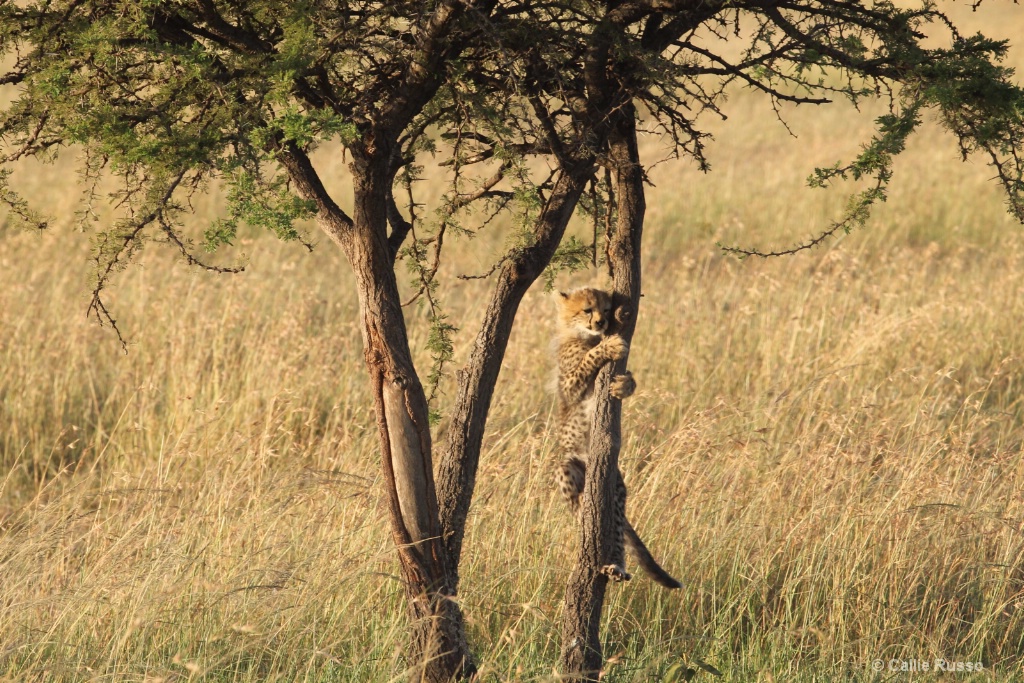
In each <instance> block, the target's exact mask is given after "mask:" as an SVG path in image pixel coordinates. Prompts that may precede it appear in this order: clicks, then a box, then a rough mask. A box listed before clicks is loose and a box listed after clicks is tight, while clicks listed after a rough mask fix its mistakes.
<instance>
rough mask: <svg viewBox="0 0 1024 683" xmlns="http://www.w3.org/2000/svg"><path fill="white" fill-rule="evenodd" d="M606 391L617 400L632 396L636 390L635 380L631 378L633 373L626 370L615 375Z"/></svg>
mask: <svg viewBox="0 0 1024 683" xmlns="http://www.w3.org/2000/svg"><path fill="white" fill-rule="evenodd" d="M608 391H610V392H611V395H612V396H614V397H615V398H617V399H619V400H622V399H624V398H629V397H630V396H632V395H633V392H634V391H636V380H635V379H633V373H632V372H630V371H629V370H626V372H625V373H624V374H621V375H615V377H613V378H612V384H611V386H610V387H609V388H608Z"/></svg>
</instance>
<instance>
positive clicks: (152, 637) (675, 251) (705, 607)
mask: <svg viewBox="0 0 1024 683" xmlns="http://www.w3.org/2000/svg"><path fill="white" fill-rule="evenodd" d="M995 9H996V10H997V11H999V12H1002V13H1003V14H1002V22H1001V24H1000V26H999V27H998V28H999V29H1000V30H1003V31H1004V32H1005V33H1007V34H1009V35H1012V34H1013V31H1014V30H1016V31H1017V33H1016V35H1024V21H1022V17H1021V14H1024V10H1019V9H1017V8H1015V7H1009V6H1008V7H1006V8H1002V7H999V8H995ZM1014 22H1016V23H1014ZM1014 27H1016V29H1014ZM730 114H731V116H732V118H731V119H730V121H729V122H727V124H722V125H716V126H715V128H716V132H717V133H718V136H719V138H718V140H717V142H716V143H715V145H714V147H713V149H712V154H713V161H714V163H715V171H714V172H713V173H712V174H711V175H709V176H707V177H698V176H697V174H696V172H695V171H693V170H692V169H691V168H689V167H688V166H686V165H685V164H677V165H663V166H659V167H658V169H657V171H656V172H655V174H654V176H653V179H654V181H655V183H656V185H657V187H656V188H654V189H652V190H651V192H650V196H649V205H650V211H649V221H648V231H649V232H648V236H647V245H648V246H647V257H646V262H645V269H646V270H645V273H646V278H647V279H646V285H645V288H646V291H645V293H646V298H645V303H644V305H643V309H642V311H641V327H640V329H639V331H638V333H637V337H636V343H635V346H634V354H633V356H632V358H631V363H632V367H633V370H634V372H635V374H636V375H637V377H638V381H639V382H640V385H641V388H640V391H639V392H638V394H637V396H636V397H635V398H633V399H632V400H631V401H630V402H629V403H628V404H627V406H626V413H625V422H624V424H625V429H626V438H625V447H624V451H623V456H622V461H623V467H624V471H625V473H626V479H627V483H628V485H629V487H630V492H631V493H630V495H631V498H630V517H631V518H632V519H633V520H634V522H635V524H636V525H637V526H638V527H639V529H640V530H641V533H642V534H643V535H644V537H645V538H646V540H647V541H648V544H649V545H650V546H651V547H652V548H653V549H654V550H655V553H656V555H658V556H659V557H660V558H661V559H663V560H664V564H665V565H666V566H667V567H669V568H670V569H671V570H672V571H673V573H675V574H676V575H678V576H680V577H681V578H682V579H683V580H684V582H685V583H686V587H685V588H684V589H683V590H682V591H679V592H676V593H672V594H669V593H666V592H665V591H663V590H662V589H660V588H658V587H657V586H654V585H652V584H651V583H650V582H649V581H647V580H646V579H644V578H643V577H642V576H641V577H638V578H637V580H635V581H634V582H633V583H632V584H630V585H628V586H626V587H623V588H616V589H614V591H613V593H612V596H613V597H612V599H611V601H610V604H609V605H608V608H607V615H608V617H607V630H606V639H607V642H608V652H609V654H612V655H614V657H613V661H612V663H611V664H610V666H609V680H614V681H650V680H662V678H665V679H666V680H672V676H673V674H672V671H673V667H675V665H677V664H678V663H680V662H688V663H690V665H691V666H693V664H692V663H693V662H694V661H695V660H696V659H700V660H702V661H706V662H708V663H710V664H712V665H713V666H715V667H717V668H718V669H720V670H721V671H722V672H723V673H724V674H725V677H724V679H725V680H733V681H753V680H762V681H771V680H797V679H800V680H837V679H840V678H843V679H857V680H873V679H874V678H875V677H876V676H875V674H873V673H872V672H871V671H870V669H865V665H866V664H867V663H869V662H870V661H871V660H874V659H877V658H881V659H884V660H889V659H892V658H901V659H927V660H934V659H935V658H939V657H943V658H946V659H950V660H961V661H982V662H984V664H985V666H986V673H985V674H982V675H981V676H976V677H975V679H978V680H997V679H998V680H1007V679H1010V678H1019V677H1021V676H1022V674H1021V657H1022V655H1024V612H1022V607H1024V602H1022V601H1024V592H1022V591H1024V558H1022V543H1024V541H1022V538H1024V537H1022V530H1024V529H1022V524H1024V498H1022V488H1024V464H1022V457H1021V456H1022V440H1024V438H1022V437H1024V394H1022V389H1021V388H1022V382H1024V339H1022V337H1021V335H1020V333H1019V327H1020V320H1021V319H1022V318H1024V297H1022V296H1021V292H1022V285H1021V282H1022V280H1024V235H1022V233H1021V229H1020V228H1019V227H1018V226H1016V225H1014V224H1012V222H1011V221H1010V219H1009V218H1008V217H1006V216H1005V214H1004V213H1003V207H1002V201H1001V199H1000V197H999V194H998V189H997V188H995V187H994V186H993V185H992V184H991V183H990V182H988V180H987V179H988V177H989V176H990V175H991V173H990V172H989V171H988V170H987V169H985V168H984V167H982V166H980V165H966V166H964V165H959V164H957V162H956V159H955V149H954V147H953V145H952V144H951V143H950V141H948V140H945V139H944V138H942V137H941V136H940V135H939V134H938V133H937V132H936V131H934V130H932V131H929V132H928V133H927V134H926V135H925V136H923V137H922V138H921V139H919V140H917V141H916V143H915V144H914V146H913V148H912V149H911V150H910V151H909V152H908V153H907V155H906V159H904V160H903V161H902V162H901V168H900V177H899V178H898V180H897V184H896V186H895V187H894V191H893V193H892V198H891V200H890V203H889V204H888V205H886V206H885V207H883V208H882V210H880V211H878V212H877V214H876V217H875V219H874V220H873V221H872V223H871V226H870V228H869V229H868V230H866V231H863V232H861V233H857V234H854V235H852V236H850V237H849V238H846V239H845V240H843V241H842V243H841V244H837V245H832V246H830V247H829V248H828V249H824V250H818V251H815V252H812V253H807V254H805V255H803V256H799V257H796V258H791V259H787V260H781V261H771V262H760V261H745V262H739V261H736V260H734V259H731V258H727V257H723V256H721V255H720V254H719V253H718V252H717V250H716V249H715V247H714V242H715V241H716V240H722V241H725V242H735V241H738V242H742V243H745V244H751V243H758V244H769V243H773V244H788V243H790V242H792V241H795V240H796V239H799V238H800V237H803V236H806V235H808V234H811V233H812V232H813V231H814V230H815V228H817V227H819V226H821V225H824V224H825V223H826V221H827V220H828V219H829V217H831V216H834V215H835V214H836V212H837V211H838V210H839V208H840V207H841V205H842V201H843V196H842V195H841V193H835V194H827V193H823V194H821V195H820V196H819V195H817V194H812V193H811V192H810V191H809V190H805V189H803V187H802V178H803V177H805V176H806V175H807V173H808V172H809V171H810V169H811V167H812V165H813V164H814V163H828V162H831V161H834V160H836V159H838V158H839V156H840V155H841V154H844V153H849V151H851V150H853V149H855V148H856V144H857V141H858V140H860V139H863V138H864V136H865V134H866V131H867V130H868V125H869V123H870V118H871V116H870V112H868V113H867V114H865V115H860V116H855V115H853V113H852V112H850V111H849V110H847V109H844V108H834V109H830V110H828V111H805V110H803V109H800V110H797V111H794V112H791V113H790V122H791V124H792V125H793V127H794V129H795V130H796V132H797V133H798V134H799V135H800V136H801V137H800V139H799V140H793V139H791V138H789V137H788V136H787V134H786V132H785V131H784V130H783V129H782V128H781V127H780V126H778V125H777V124H774V123H773V122H771V121H770V120H769V119H768V118H767V116H766V115H769V116H770V110H768V109H767V108H766V106H765V105H764V103H763V102H760V101H759V100H757V99H756V98H754V97H752V96H750V95H749V94H747V93H744V92H737V93H736V95H735V96H734V98H733V101H732V102H731V103H730ZM647 149H648V152H649V153H652V154H653V153H654V151H655V147H654V142H651V143H649V144H648V145H647ZM330 165H331V166H332V170H331V174H332V177H333V178H334V179H335V180H334V182H335V183H340V179H341V178H342V176H343V173H344V171H343V168H342V164H341V162H340V160H337V159H333V160H330ZM67 173H68V167H66V166H56V167H42V168H38V169H31V170H30V171H27V172H26V173H25V174H23V175H22V177H21V178H20V181H21V183H22V186H23V187H25V188H26V189H28V191H29V192H31V193H33V194H35V195H36V196H38V197H39V198H41V199H42V200H43V201H45V202H47V203H48V204H49V205H50V206H51V207H53V212H54V213H55V214H57V215H58V217H60V218H63V219H67V220H66V221H65V222H69V219H70V214H71V211H72V203H71V201H72V199H73V183H72V182H71V181H68V180H67ZM216 209H217V200H216V199H215V198H214V199H211V200H210V201H209V203H208V204H204V205H202V206H199V207H198V210H199V212H200V213H201V214H203V215H210V214H211V213H212V212H214V211H216ZM581 230H582V228H581ZM499 233H500V230H499V229H495V230H494V231H493V233H491V234H484V235H481V236H480V237H478V238H477V239H476V240H473V241H471V242H467V243H465V244H463V245H461V246H460V248H459V249H458V253H456V251H452V255H453V260H452V261H451V262H450V264H449V268H450V270H451V271H452V272H472V271H479V270H480V269H482V268H483V267H485V266H486V265H487V264H488V263H489V262H490V260H491V259H493V257H494V256H495V255H496V254H497V253H499V250H500V247H501V238H500V234H499ZM86 242H87V241H86V239H85V238H84V236H82V235H78V234H74V233H72V232H71V231H70V230H68V229H67V228H66V227H65V226H59V227H55V228H54V229H53V230H52V231H51V232H49V233H47V234H43V235H34V234H24V233H14V232H11V231H10V230H8V229H2V228H0V245H2V246H0V329H2V330H3V332H4V333H3V334H2V335H0V473H2V474H3V475H4V476H5V478H4V479H0V482H2V484H0V486H2V488H0V576H2V577H3V580H2V582H0V676H2V675H6V676H7V677H8V678H10V679H12V680H38V681H79V680H115V681H130V680H137V681H143V680H152V681H155V680H158V679H164V680H186V679H192V680H210V681H218V680H225V681H226V680H231V681H248V680H273V679H275V677H276V678H277V679H279V680H288V681H293V680H309V681H365V680H374V681H388V680H400V679H401V675H402V671H403V665H402V662H401V660H400V658H399V657H398V655H397V649H398V647H399V645H400V644H401V642H402V638H403V634H404V624H403V611H402V600H401V594H400V589H399V586H398V583H397V580H396V578H395V577H394V576H393V572H394V554H393V551H392V549H391V546H390V541H389V538H388V536H387V533H386V526H385V525H384V524H383V523H382V521H381V520H382V519H383V514H384V513H383V501H382V499H381V495H380V486H379V482H378V481H377V477H378V474H377V465H376V462H377V458H378V455H377V443H376V438H375V431H374V428H373V424H372V414H371V408H370V405H369V401H368V395H367V390H366V386H365V378H364V373H363V370H362V366H361V362H362V358H361V347H360V339H359V333H358V328H357V326H356V323H355V316H356V308H355V301H354V297H353V293H352V288H351V286H350V285H349V282H350V281H349V275H348V273H347V267H346V266H345V264H344V263H343V261H342V259H341V257H340V255H339V254H338V253H337V251H336V250H335V249H333V248H332V247H331V246H330V245H329V244H327V243H324V244H323V245H322V247H321V248H320V249H319V250H317V252H315V253H314V254H312V255H307V254H305V253H304V252H303V250H301V249H300V248H297V247H294V246H282V245H280V244H278V243H276V242H274V240H273V239H271V238H268V237H265V236H253V237H251V238H249V239H248V240H246V244H244V245H243V249H244V251H246V252H247V253H248V254H249V255H250V257H251V262H250V268H249V270H248V272H247V273H246V274H245V275H242V276H233V277H225V276H213V275H206V274H200V273H195V272H191V271H189V270H188V269H187V268H186V267H184V266H182V265H180V264H178V263H176V260H175V258H174V255H173V254H171V253H170V252H169V251H166V250H164V249H162V248H154V249H153V250H152V251H151V252H150V253H148V254H147V255H146V258H145V259H144V263H143V266H142V267H137V268H134V269H132V270H131V271H129V272H128V273H127V274H126V275H125V276H124V277H122V278H121V279H120V280H119V284H118V288H117V290H116V292H115V293H114V296H115V299H114V301H113V305H114V307H115V309H114V310H115V313H116V315H117V317H118V318H119V320H120V322H121V323H122V325H123V327H124V329H125V331H126V333H127V334H128V335H129V336H130V337H131V339H132V340H133V342H134V343H133V346H132V348H131V353H130V354H129V355H128V356H127V357H125V356H124V355H122V354H121V353H120V352H119V348H118V346H117V344H116V342H115V340H114V339H113V338H112V336H111V335H110V334H109V333H108V332H107V331H106V330H102V329H99V328H97V327H96V326H95V324H93V323H91V322H88V321H86V320H85V319H84V311H85V294H84V293H85V291H86V289H87V267H86V266H85V258H86V255H87V251H88V245H87V243H86ZM584 277H585V276H584ZM565 282H569V279H568V278H566V279H565ZM537 289H538V290H539V287H538V288H537ZM442 294H443V297H444V300H445V301H446V303H447V306H448V308H449V310H450V311H451V313H452V316H453V319H454V320H456V322H457V323H458V324H460V326H462V327H463V330H464V332H463V335H462V336H460V348H459V353H460V358H464V357H465V346H466V344H468V342H469V339H470V333H471V331H472V329H473V327H474V325H475V323H476V321H477V320H478V316H479V310H477V304H476V302H477V301H479V297H481V296H483V295H485V294H486V286H485V285H482V284H461V283H460V284H458V285H455V286H451V287H449V288H448V289H447V290H444V291H443V292H442ZM409 313H410V318H411V324H412V332H413V338H414V339H413V341H414V345H415V346H416V348H417V349H419V350H420V354H421V358H423V359H424V360H425V353H424V352H423V349H424V346H425V332H426V330H425V328H424V324H423V320H422V317H421V314H420V313H419V312H417V311H415V310H410V311H409ZM552 330H553V325H552V314H551V307H550V305H549V302H548V301H546V299H545V294H544V293H543V292H541V291H534V292H531V293H530V295H528V298H527V302H526V306H525V308H524V311H523V313H522V315H521V318H520V321H519V323H518V325H517V327H516V330H515V333H514V336H513V339H512V342H511V345H510V348H509V355H508V358H507V360H506V363H505V368H504V370H503V377H502V380H501V385H500V389H499V398H498V399H497V401H496V403H495V406H494V408H493V410H492V417H491V420H490V424H489V433H488V437H487V439H486V443H485V447H484V454H483V459H482V464H481V474H480V479H479V485H478V490H477V495H476V499H475V501H474V507H473V511H472V517H471V521H470V529H469V534H468V537H467V541H466V555H465V558H464V569H463V576H464V579H463V587H464V591H463V596H462V600H463V603H464V606H465V611H466V613H467V615H468V618H469V621H470V628H471V631H472V638H473V641H474V645H475V648H476V651H477V652H478V653H479V654H480V657H481V660H482V663H483V666H484V668H485V670H486V671H487V672H490V674H492V675H493V678H494V679H496V680H509V679H514V680H547V679H549V678H550V672H551V670H552V665H553V663H554V662H555V661H556V659H557V651H558V647H559V642H558V624H559V617H560V599H561V595H562V590H563V585H564V580H565V578H566V576H567V574H568V571H569V569H570V564H571V561H572V557H573V547H572V544H573V540H572V539H573V534H572V532H571V531H570V529H571V528H572V527H571V524H570V521H569V519H568V515H567V514H566V512H565V511H564V510H563V509H562V505H561V503H560V501H558V500H557V497H556V495H555V492H554V490H553V486H552V485H551V480H552V475H551V472H552V467H553V463H554V459H555V458H556V454H555V452H554V449H553V440H552V438H551V437H552V435H551V431H550V426H551V425H550V423H551V410H550V406H551V401H550V399H549V398H548V397H547V396H546V395H545V385H546V383H547V377H548V375H549V373H550V366H551V360H550V358H549V355H548V339H549V337H550V336H551V334H552ZM443 403H444V399H442V405H441V408H442V410H443V408H444V405H443ZM676 668H678V667H676ZM886 675H888V674H886ZM699 676H700V677H704V678H710V677H709V675H708V674H705V673H701V674H699ZM961 677H962V678H970V677H969V676H965V675H962V676H961ZM958 678H960V677H958ZM928 679H929V678H928V675H925V676H921V677H919V680H928Z"/></svg>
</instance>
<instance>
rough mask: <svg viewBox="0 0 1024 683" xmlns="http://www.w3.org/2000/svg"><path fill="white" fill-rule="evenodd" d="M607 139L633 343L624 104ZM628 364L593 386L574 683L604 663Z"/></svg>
mask: <svg viewBox="0 0 1024 683" xmlns="http://www.w3.org/2000/svg"><path fill="white" fill-rule="evenodd" d="M611 122H612V128H611V131H610V133H609V142H608V148H609V158H610V160H611V163H612V164H613V166H614V170H615V178H616V183H615V191H616V201H617V208H618V216H617V220H616V226H615V232H614V234H613V235H611V236H610V237H609V243H608V263H609V267H610V268H611V272H612V279H613V283H614V291H615V293H616V295H617V297H616V298H617V299H619V300H621V301H627V302H629V307H628V309H627V312H628V315H627V316H624V318H623V319H620V323H621V329H620V330H619V334H621V335H622V336H623V338H624V339H625V340H626V341H627V342H629V341H631V340H632V338H633V331H634V329H635V327H636V314H637V311H638V310H639V305H640V240H641V233H642V231H643V222H644V212H645V209H646V204H645V199H644V187H643V178H644V176H643V169H642V167H641V166H640V156H639V152H638V150H637V138H636V113H635V110H634V108H633V105H632V104H631V103H629V102H626V103H623V104H622V105H621V106H620V107H618V108H616V109H615V114H614V115H613V117H612V121H611ZM626 362H627V358H623V359H622V360H619V361H617V362H616V363H614V364H610V365H609V366H606V367H605V368H604V369H603V370H602V371H601V373H600V374H599V375H598V378H597V383H596V386H595V389H594V391H595V395H596V399H597V403H596V406H595V412H594V424H593V430H592V432H591V441H590V460H589V462H588V463H587V475H586V480H585V483H584V489H583V498H582V512H581V514H580V520H581V522H582V532H581V535H582V539H581V543H580V550H579V555H578V556H577V560H576V568H575V569H574V570H573V573H572V575H571V576H570V577H569V583H568V586H567V587H566V592H565V611H564V613H563V618H562V661H561V670H562V672H563V676H566V677H568V679H569V680H576V681H597V680H598V678H599V677H600V673H601V667H602V664H603V655H602V651H601V639H600V627H601V608H602V606H603V604H604V594H605V589H606V587H607V583H608V577H607V576H605V575H604V574H602V573H601V572H600V571H599V568H600V567H603V566H605V565H607V564H610V563H612V561H613V558H612V557H611V549H612V548H613V547H614V545H615V544H621V543H622V539H616V538H615V532H616V528H615V523H614V518H613V507H614V502H613V501H614V500H615V496H616V491H617V489H618V486H619V482H620V478H621V474H620V473H619V447H620V443H621V437H620V432H621V417H622V403H621V401H619V400H618V399H616V398H613V397H612V396H610V395H609V393H608V385H609V382H610V380H611V378H612V376H613V375H615V374H619V373H622V372H624V371H625V370H626Z"/></svg>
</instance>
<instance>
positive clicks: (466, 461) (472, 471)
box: [438, 163, 592, 591]
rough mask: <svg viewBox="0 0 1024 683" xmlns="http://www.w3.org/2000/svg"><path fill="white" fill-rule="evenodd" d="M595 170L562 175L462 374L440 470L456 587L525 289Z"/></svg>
mask: <svg viewBox="0 0 1024 683" xmlns="http://www.w3.org/2000/svg"><path fill="white" fill-rule="evenodd" d="M591 168H592V167H591V165H590V163H586V164H580V165H579V166H578V167H577V168H575V169H572V170H571V171H568V172H565V173H563V174H562V175H561V177H560V178H559V179H558V182H557V183H556V184H555V187H554V188H553V190H552V192H551V196H550V197H549V199H548V202H547V204H546V205H545V207H544V210H543V211H542V212H541V214H540V216H538V218H537V222H536V224H535V229H534V234H535V235H536V241H535V242H534V243H533V244H532V245H530V246H528V247H525V248H523V249H520V250H518V251H517V252H515V253H514V254H513V255H512V258H511V259H509V260H508V261H507V262H506V263H505V265H504V266H503V267H502V268H501V270H500V272H499V275H498V279H497V284H496V285H495V288H494V293H493V294H492V296H491V301H490V304H489V305H488V307H487V313H486V314H485V316H484V321H483V324H482V325H481V327H480V332H479V333H478V334H477V337H476V343H475V344H474V345H473V351H472V353H471V354H470V358H469V361H468V362H467V363H466V366H465V367H464V368H463V369H462V370H460V371H459V373H458V379H459V386H458V395H457V397H456V400H455V406H454V407H453V409H452V413H451V422H450V424H449V427H448V447H447V450H446V452H445V454H444V457H443V459H442V460H441V463H440V468H439V471H438V480H439V485H438V487H439V496H440V506H441V529H442V531H443V533H444V539H445V546H446V548H447V551H448V552H447V556H448V560H449V562H450V564H451V567H450V568H451V572H450V574H451V577H452V578H453V581H454V583H453V584H452V585H451V589H452V590H453V591H454V590H455V589H456V588H457V586H458V580H459V574H458V566H459V561H460V559H461V557H462V539H463V537H464V535H465V531H466V515H467V514H468V512H469V504H470V502H471V501H472V498H473V489H474V487H475V484H476V471H477V466H478V465H479V462H480V444H481V442H482V440H483V434H484V427H485V426H486V424H487V413H488V411H489V410H490V407H491V398H492V396H493V394H494V386H495V384H496V383H497V381H498V373H499V372H500V371H501V362H502V359H503V358H504V356H505V348H506V346H507V344H508V339H509V335H510V334H511V333H512V323H513V321H514V320H515V316H516V312H517V311H518V310H519V304H520V302H521V301H522V300H523V296H524V295H525V294H526V291H527V290H528V289H529V288H530V286H531V285H532V284H533V283H534V282H535V281H536V280H537V278H538V277H539V276H540V274H541V273H542V272H544V269H545V268H546V267H547V266H548V264H549V263H550V262H551V257H552V256H553V255H554V253H555V250H556V249H557V248H558V245H559V243H560V242H561V241H562V235H564V234H565V227H566V225H567V224H568V223H569V219H570V218H571V217H572V214H573V211H574V210H575V208H576V204H577V203H578V202H579V198H580V195H581V194H582V192H583V188H584V186H585V184H586V178H587V177H588V176H589V174H590V172H591Z"/></svg>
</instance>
